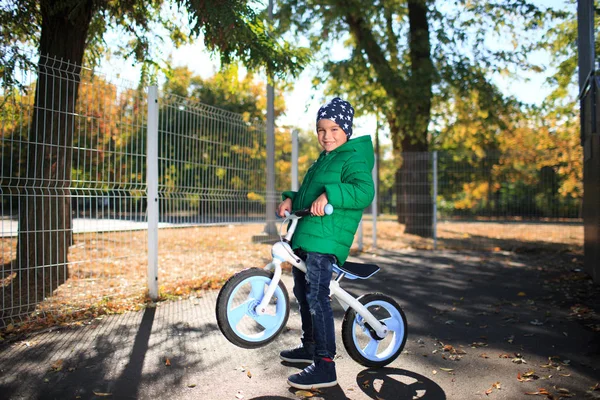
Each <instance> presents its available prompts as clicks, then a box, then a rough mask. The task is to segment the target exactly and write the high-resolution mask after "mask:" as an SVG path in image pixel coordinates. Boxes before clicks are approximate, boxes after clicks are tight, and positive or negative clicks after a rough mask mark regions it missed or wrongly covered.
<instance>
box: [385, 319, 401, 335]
mask: <svg viewBox="0 0 600 400" xmlns="http://www.w3.org/2000/svg"><path fill="white" fill-rule="evenodd" d="M382 322H383V323H384V324H385V326H387V328H388V330H390V331H393V332H399V331H400V330H401V329H402V325H403V324H402V320H401V319H398V318H386V319H384V320H382Z"/></svg>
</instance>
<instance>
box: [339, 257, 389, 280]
mask: <svg viewBox="0 0 600 400" xmlns="http://www.w3.org/2000/svg"><path fill="white" fill-rule="evenodd" d="M338 269H339V270H340V271H342V272H344V273H346V274H349V275H353V276H355V277H357V278H360V279H367V278H370V277H371V276H373V275H375V273H376V272H377V271H379V266H377V265H375V264H363V263H355V262H351V261H346V262H345V263H344V265H342V266H341V267H340V266H338Z"/></svg>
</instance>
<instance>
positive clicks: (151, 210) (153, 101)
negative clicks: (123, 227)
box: [146, 85, 159, 300]
mask: <svg viewBox="0 0 600 400" xmlns="http://www.w3.org/2000/svg"><path fill="white" fill-rule="evenodd" d="M147 127H148V128H147V129H148V136H147V140H148V142H147V149H146V187H147V204H148V207H147V213H148V294H149V296H150V298H151V299H152V300H156V299H158V210H159V209H158V87H157V86H155V85H154V86H150V87H148V123H147Z"/></svg>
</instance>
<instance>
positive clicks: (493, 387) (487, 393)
mask: <svg viewBox="0 0 600 400" xmlns="http://www.w3.org/2000/svg"><path fill="white" fill-rule="evenodd" d="M494 389H498V390H500V389H501V387H500V382H494V383H492V386H491V387H490V388H489V389H488V390H486V391H485V394H486V395H488V396H489V395H490V394H491V393H492V391H493V390H494Z"/></svg>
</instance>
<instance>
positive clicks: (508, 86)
mask: <svg viewBox="0 0 600 400" xmlns="http://www.w3.org/2000/svg"><path fill="white" fill-rule="evenodd" d="M533 2H534V3H538V4H539V5H544V6H553V7H558V6H561V5H564V4H565V0H534V1H533ZM111 40H116V38H111V37H110V36H109V37H108V38H107V42H109V43H110V41H111ZM162 54H163V56H166V55H169V54H170V55H171V58H172V65H173V67H179V66H187V67H188V68H190V70H191V71H192V72H193V73H194V74H196V75H200V76H201V77H203V78H208V77H210V76H212V75H214V74H215V72H217V71H218V68H219V63H218V59H217V57H214V56H213V57H211V55H210V54H208V53H207V52H206V50H205V48H204V45H203V44H202V43H201V41H200V40H199V41H197V43H196V44H193V45H186V46H183V47H181V48H179V49H175V48H173V46H172V45H171V44H170V43H168V41H166V42H165V45H164V48H163V49H162ZM535 57H536V60H535V61H536V62H540V60H539V57H544V55H540V54H536V55H535ZM548 61H549V60H548V59H547V57H546V60H541V63H543V64H546V63H548ZM100 72H102V73H104V74H105V75H107V76H109V77H110V76H113V77H116V78H118V79H123V80H125V81H128V82H131V83H134V82H136V81H137V80H138V79H139V75H140V71H139V68H137V67H136V66H135V65H131V62H125V61H122V60H118V59H114V60H105V61H104V62H103V63H102V66H101V70H100ZM313 76H314V70H313V69H312V68H307V69H306V70H305V71H304V72H303V73H302V74H301V75H300V77H299V78H298V80H297V81H296V82H295V85H294V88H293V90H292V91H290V92H288V93H286V94H285V102H286V106H287V107H286V108H287V110H286V113H285V115H284V116H282V117H280V118H279V119H278V120H277V121H276V124H277V125H280V126H281V125H288V126H294V127H297V128H300V129H302V130H311V129H314V121H315V115H316V113H317V111H318V109H319V106H320V105H321V104H322V103H323V102H324V98H323V96H322V94H321V93H318V92H315V91H314V90H313V89H312V84H311V80H312V78H313ZM546 76H547V73H546V74H534V73H528V74H526V75H523V78H526V79H523V80H520V81H518V82H516V81H511V80H508V79H506V78H502V77H500V76H499V75H498V76H497V77H495V83H496V84H497V85H498V86H499V87H500V88H501V89H502V90H503V91H504V93H506V94H511V95H514V96H515V97H517V98H518V99H519V100H521V101H523V102H525V103H530V104H538V103H539V102H540V101H541V100H543V98H544V97H545V96H546V95H548V94H549V93H550V92H551V87H549V86H548V84H547V83H545V82H544V81H545V79H546ZM375 123H376V122H375V119H374V118H373V117H360V118H357V119H355V121H354V125H355V128H354V131H355V132H356V136H361V135H363V134H371V133H373V132H374V130H375Z"/></svg>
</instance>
